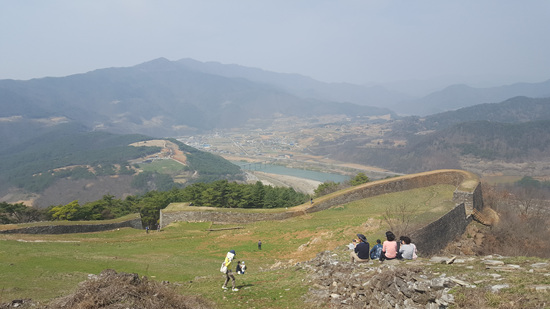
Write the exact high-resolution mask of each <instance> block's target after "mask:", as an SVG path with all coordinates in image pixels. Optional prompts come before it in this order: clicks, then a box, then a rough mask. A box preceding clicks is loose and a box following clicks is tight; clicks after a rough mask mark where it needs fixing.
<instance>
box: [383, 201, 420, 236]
mask: <svg viewBox="0 0 550 309" xmlns="http://www.w3.org/2000/svg"><path fill="white" fill-rule="evenodd" d="M419 208H420V205H410V204H406V203H398V204H394V205H388V206H387V207H386V210H385V212H384V214H383V216H382V217H383V218H384V221H385V222H386V223H387V224H388V227H389V229H390V230H391V231H392V232H393V233H394V234H395V235H397V236H403V235H408V234H410V233H411V232H412V231H413V229H414V226H413V223H414V219H415V217H416V215H417V214H418V209H419Z"/></svg>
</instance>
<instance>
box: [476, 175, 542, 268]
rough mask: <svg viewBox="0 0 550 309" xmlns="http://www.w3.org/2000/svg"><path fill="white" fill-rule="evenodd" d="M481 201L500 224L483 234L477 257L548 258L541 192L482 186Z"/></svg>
mask: <svg viewBox="0 0 550 309" xmlns="http://www.w3.org/2000/svg"><path fill="white" fill-rule="evenodd" d="M483 198H484V203H485V205H486V206H489V207H491V208H492V209H494V210H495V211H497V212H498V214H499V217H500V222H499V223H498V224H496V225H495V226H494V227H493V228H491V229H490V230H488V232H487V233H486V235H485V239H484V240H483V245H482V247H481V248H480V252H478V253H479V254H493V253H497V254H501V255H507V256H537V257H542V258H549V257H550V242H549V241H548V239H550V229H549V228H548V227H549V224H550V208H548V201H547V200H545V199H543V198H544V192H540V191H535V190H531V189H529V190H525V189H513V188H512V189H510V188H508V189H506V188H498V187H491V186H488V185H484V186H483Z"/></svg>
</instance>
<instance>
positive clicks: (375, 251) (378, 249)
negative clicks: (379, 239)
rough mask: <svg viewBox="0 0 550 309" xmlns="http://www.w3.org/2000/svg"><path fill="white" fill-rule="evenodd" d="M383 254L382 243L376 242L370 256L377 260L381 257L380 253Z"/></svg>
mask: <svg viewBox="0 0 550 309" xmlns="http://www.w3.org/2000/svg"><path fill="white" fill-rule="evenodd" d="M381 254H382V245H380V244H376V245H374V247H373V248H372V250H371V251H370V258H371V260H376V259H378V258H380V255H381Z"/></svg>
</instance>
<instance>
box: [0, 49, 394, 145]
mask: <svg viewBox="0 0 550 309" xmlns="http://www.w3.org/2000/svg"><path fill="white" fill-rule="evenodd" d="M0 102H2V103H3V104H2V106H5V108H3V109H2V111H0V117H2V118H5V119H9V117H23V118H49V117H60V116H62V117H66V118H68V119H70V120H73V121H76V122H79V123H83V124H84V125H86V126H88V127H94V128H98V129H104V130H109V131H111V132H119V133H142V134H148V135H153V136H177V135H181V134H184V133H195V132H197V131H200V130H210V129H214V128H230V127H243V126H245V125H246V123H247V121H248V120H250V119H268V120H269V119H274V118H277V117H280V116H298V117H308V116H316V115H325V114H334V113H336V114H346V115H349V116H368V115H385V114H391V111H389V110H388V109H384V108H376V107H367V106H359V105H353V104H341V103H334V102H330V101H329V100H326V99H324V100H322V101H321V100H316V99H303V98H300V97H298V96H295V95H292V94H290V93H288V92H285V91H283V90H281V89H280V88H277V87H275V86H271V85H268V84H265V83H260V82H254V81H250V80H247V79H244V78H231V77H225V76H221V75H214V74H209V73H203V72H199V71H197V70H194V69H189V68H187V67H186V66H184V65H182V64H180V63H178V62H172V61H169V60H166V59H164V58H160V59H156V60H153V61H150V62H146V63H143V64H140V65H136V66H134V67H128V68H108V69H100V70H96V71H92V72H88V73H85V74H77V75H71V76H67V77H62V78H42V79H32V80H29V81H13V80H2V81H0Z"/></svg>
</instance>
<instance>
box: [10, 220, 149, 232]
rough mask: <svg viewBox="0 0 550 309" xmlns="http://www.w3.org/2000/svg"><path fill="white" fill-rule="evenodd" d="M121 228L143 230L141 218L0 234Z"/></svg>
mask: <svg viewBox="0 0 550 309" xmlns="http://www.w3.org/2000/svg"><path fill="white" fill-rule="evenodd" d="M123 227H131V228H135V229H143V226H142V224H141V218H140V217H138V218H135V219H131V220H128V221H123V222H115V223H98V224H71V225H54V224H52V225H37V226H30V227H23V228H16V229H9V230H1V231H0V234H69V233H90V232H101V231H109V230H114V229H118V228H123Z"/></svg>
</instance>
